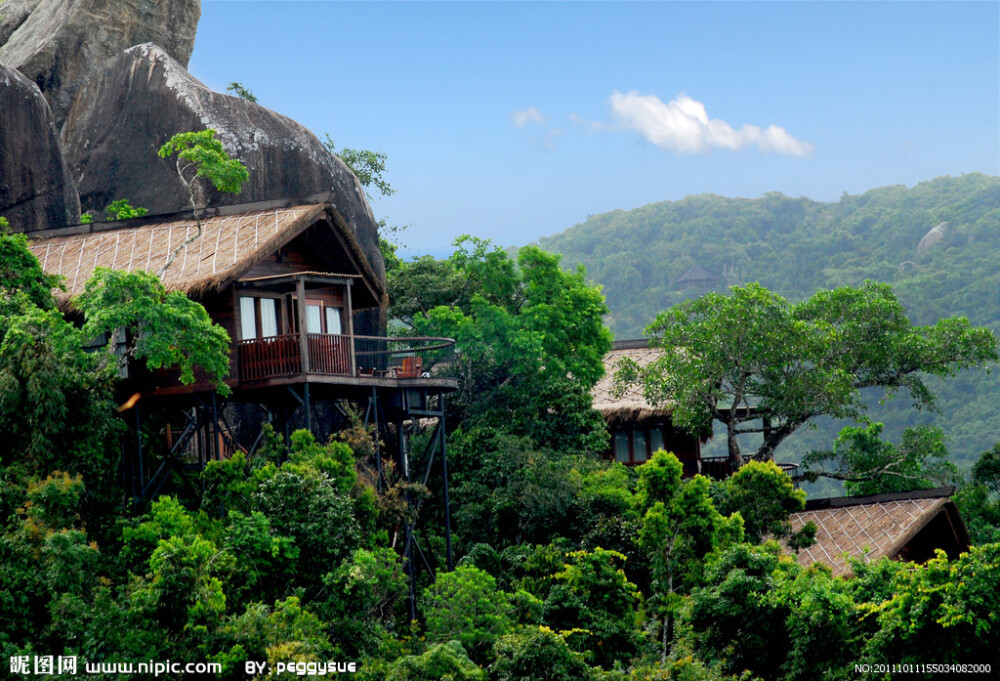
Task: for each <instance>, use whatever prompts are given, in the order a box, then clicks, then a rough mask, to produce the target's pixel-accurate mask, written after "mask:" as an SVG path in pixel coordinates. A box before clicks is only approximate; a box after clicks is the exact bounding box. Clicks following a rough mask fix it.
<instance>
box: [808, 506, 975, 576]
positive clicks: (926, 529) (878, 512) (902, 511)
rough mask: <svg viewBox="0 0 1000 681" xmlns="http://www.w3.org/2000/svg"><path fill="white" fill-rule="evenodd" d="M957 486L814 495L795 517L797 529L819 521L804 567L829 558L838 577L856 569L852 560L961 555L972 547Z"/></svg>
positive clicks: (911, 558)
mask: <svg viewBox="0 0 1000 681" xmlns="http://www.w3.org/2000/svg"><path fill="white" fill-rule="evenodd" d="M954 491H955V489H954V488H953V487H942V488H938V489H929V490H917V491H914V492H898V493H893V494H878V495H873V496H865V497H839V498H833V499H812V500H809V501H807V502H806V508H805V509H804V510H803V511H800V512H798V513H794V514H792V516H791V518H790V519H789V520H790V521H791V523H792V527H793V529H795V530H799V529H801V528H802V527H803V526H804V525H805V524H806V523H807V522H810V521H812V522H814V523H816V526H817V531H816V543H815V544H814V545H813V546H810V547H809V548H807V549H803V550H801V551H800V552H799V553H798V562H799V563H800V564H801V565H803V566H808V565H812V564H813V563H824V564H826V565H828V566H830V567H831V568H832V569H833V573H834V574H835V575H837V576H848V575H850V574H851V564H850V562H849V559H852V558H853V559H859V560H862V561H864V562H871V561H875V560H878V559H880V558H890V559H893V560H905V561H914V562H918V563H920V562H924V561H926V560H928V559H929V558H931V557H933V556H934V551H935V549H943V550H944V551H945V552H946V553H947V554H948V556H949V557H951V558H954V557H957V556H958V554H959V553H961V552H962V551H965V550H967V549H968V547H969V534H968V531H967V530H966V529H965V524H964V523H963V522H962V518H961V517H960V516H959V513H958V508H957V507H956V506H955V502H954V501H952V499H951V495H952V494H953V493H954Z"/></svg>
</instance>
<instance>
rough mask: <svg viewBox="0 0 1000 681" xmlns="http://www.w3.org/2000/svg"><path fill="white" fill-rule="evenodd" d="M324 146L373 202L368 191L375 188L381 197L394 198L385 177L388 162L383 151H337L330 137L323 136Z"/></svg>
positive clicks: (393, 192) (393, 190)
mask: <svg viewBox="0 0 1000 681" xmlns="http://www.w3.org/2000/svg"><path fill="white" fill-rule="evenodd" d="M323 146H325V147H326V148H327V149H328V150H329V151H330V153H331V154H333V155H334V156H336V157H337V158H339V159H340V160H341V161H343V162H344V165H346V166H347V167H348V168H350V169H351V172H352V173H354V175H355V176H356V177H357V178H358V182H360V183H361V186H362V187H364V188H365V195H366V196H367V197H368V200H369V201H371V199H372V197H371V195H370V194H368V189H369V188H370V187H374V188H375V189H376V190H377V191H378V193H379V196H380V197H386V196H392V195H393V194H395V193H396V190H395V189H393V188H392V187H391V186H390V185H389V183H388V181H386V179H385V177H384V176H383V175H384V173H385V162H386V161H387V160H388V156H386V155H385V154H384V153H383V152H381V151H369V150H367V149H341V150H339V151H338V150H337V145H336V143H335V142H334V141H333V138H331V137H330V136H329V135H323Z"/></svg>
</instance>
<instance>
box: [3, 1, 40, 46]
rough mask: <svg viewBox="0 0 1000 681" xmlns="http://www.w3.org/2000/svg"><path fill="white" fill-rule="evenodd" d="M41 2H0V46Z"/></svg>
mask: <svg viewBox="0 0 1000 681" xmlns="http://www.w3.org/2000/svg"><path fill="white" fill-rule="evenodd" d="M41 1H42V0H3V1H2V2H0V45H3V44H4V43H5V42H7V40H8V39H9V38H10V36H11V34H12V33H14V31H16V30H17V27H18V26H20V25H21V24H23V23H24V20H25V19H27V18H28V15H29V14H31V13H32V12H34V11H35V8H36V7H38V3H40V2H41Z"/></svg>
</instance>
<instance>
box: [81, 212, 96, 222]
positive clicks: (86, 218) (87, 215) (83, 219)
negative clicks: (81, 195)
mask: <svg viewBox="0 0 1000 681" xmlns="http://www.w3.org/2000/svg"><path fill="white" fill-rule="evenodd" d="M93 222H94V216H93V215H91V214H90V213H87V212H83V213H80V224H81V225H89V224H92V223H93Z"/></svg>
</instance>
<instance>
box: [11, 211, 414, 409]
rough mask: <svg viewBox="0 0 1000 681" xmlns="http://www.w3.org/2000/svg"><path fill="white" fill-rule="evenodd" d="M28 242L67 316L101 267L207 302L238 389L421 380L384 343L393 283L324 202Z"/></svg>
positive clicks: (57, 234) (141, 221)
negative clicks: (156, 280)
mask: <svg viewBox="0 0 1000 681" xmlns="http://www.w3.org/2000/svg"><path fill="white" fill-rule="evenodd" d="M31 238H32V240H33V241H32V244H31V246H30V248H31V251H32V252H33V253H34V254H35V256H36V257H37V258H38V260H39V262H40V263H41V265H42V268H43V269H44V270H45V271H46V272H47V273H49V274H57V275H60V276H62V277H63V278H64V282H65V287H66V291H65V292H64V293H61V294H60V295H59V299H60V304H61V305H62V306H63V307H64V309H67V310H69V309H70V308H71V300H72V297H73V296H75V295H77V294H79V293H80V292H82V291H83V288H84V286H85V284H86V282H87V280H88V279H89V278H90V276H91V275H92V274H93V273H94V270H95V269H96V268H98V267H106V268H110V269H116V270H122V271H126V272H133V271H138V270H144V271H147V272H152V273H154V274H157V275H159V277H160V279H161V281H162V282H163V284H164V285H165V286H166V288H167V289H169V290H178V291H182V292H184V293H185V294H187V295H188V296H190V297H191V298H194V299H196V300H198V301H199V302H200V303H201V304H202V305H204V306H205V309H206V310H207V311H208V313H209V315H210V316H211V317H212V319H213V321H215V322H216V323H217V324H219V325H221V326H222V327H223V328H225V329H226V331H227V332H228V333H229V336H230V338H232V339H233V350H232V356H231V360H232V362H231V364H232V373H231V374H230V376H229V379H228V380H227V383H229V384H230V386H231V387H234V388H237V389H242V388H260V387H268V386H281V385H288V384H302V383H306V382H313V383H326V384H337V385H342V386H347V385H355V384H356V385H355V387H358V388H361V387H363V386H365V385H368V386H370V385H372V384H373V383H378V384H382V383H386V385H389V383H387V381H394V380H395V379H399V378H420V377H421V371H420V369H419V365H418V363H417V361H418V360H419V357H415V356H414V353H412V352H407V351H406V350H405V349H403V350H399V349H396V346H395V345H392V346H391V347H390V342H389V341H388V340H387V339H386V338H385V337H384V333H380V328H381V325H382V323H383V321H384V320H383V319H382V317H383V316H384V314H383V312H384V308H385V306H386V304H387V296H386V291H385V283H384V279H383V277H381V276H380V271H378V272H377V271H376V269H375V268H374V267H373V266H372V263H371V262H369V260H368V259H367V258H366V256H365V254H364V252H363V250H362V248H361V246H360V245H359V243H358V241H357V239H356V238H355V235H354V234H353V233H352V231H351V229H350V227H349V226H348V225H347V223H346V222H345V221H344V219H343V218H342V217H341V216H340V215H339V213H338V212H337V210H336V209H335V207H334V206H333V205H332V203H330V201H329V197H327V196H317V197H310V199H306V200H303V201H298V202H296V201H271V202H265V203H258V204H244V205H241V206H227V207H224V208H213V209H210V210H209V211H207V215H206V217H203V218H202V219H201V231H200V232H199V228H198V224H197V222H196V221H195V220H194V218H193V216H192V215H191V214H190V213H186V214H185V213H181V214H173V215H165V216H150V217H144V218H137V219H133V220H124V221H120V222H117V221H116V222H104V223H97V224H89V225H78V226H75V227H70V228H65V229H60V230H50V231H45V232H35V233H32V234H31ZM359 332H360V334H362V335H358V333H359ZM364 334H367V335H364ZM396 345H398V344H396ZM404 360H408V361H409V362H410V365H411V366H410V367H409V368H406V367H404V366H402V365H403V364H405V361H404ZM397 364H398V365H400V366H396V365H397ZM134 378H137V377H136V376H134ZM161 378H163V377H161ZM137 380H138V379H137ZM208 387H210V386H208V384H207V382H205V383H204V384H202V383H199V384H196V385H195V386H190V387H182V386H180V385H179V384H177V383H176V381H174V383H173V385H170V386H168V385H166V384H165V383H163V382H161V383H158V384H157V385H156V386H155V387H151V386H149V385H139V386H135V389H137V390H140V391H141V392H143V393H144V394H146V393H147V392H149V391H150V390H153V391H154V392H157V393H161V394H162V393H165V392H185V391H200V390H205V389H207V388H208Z"/></svg>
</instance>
